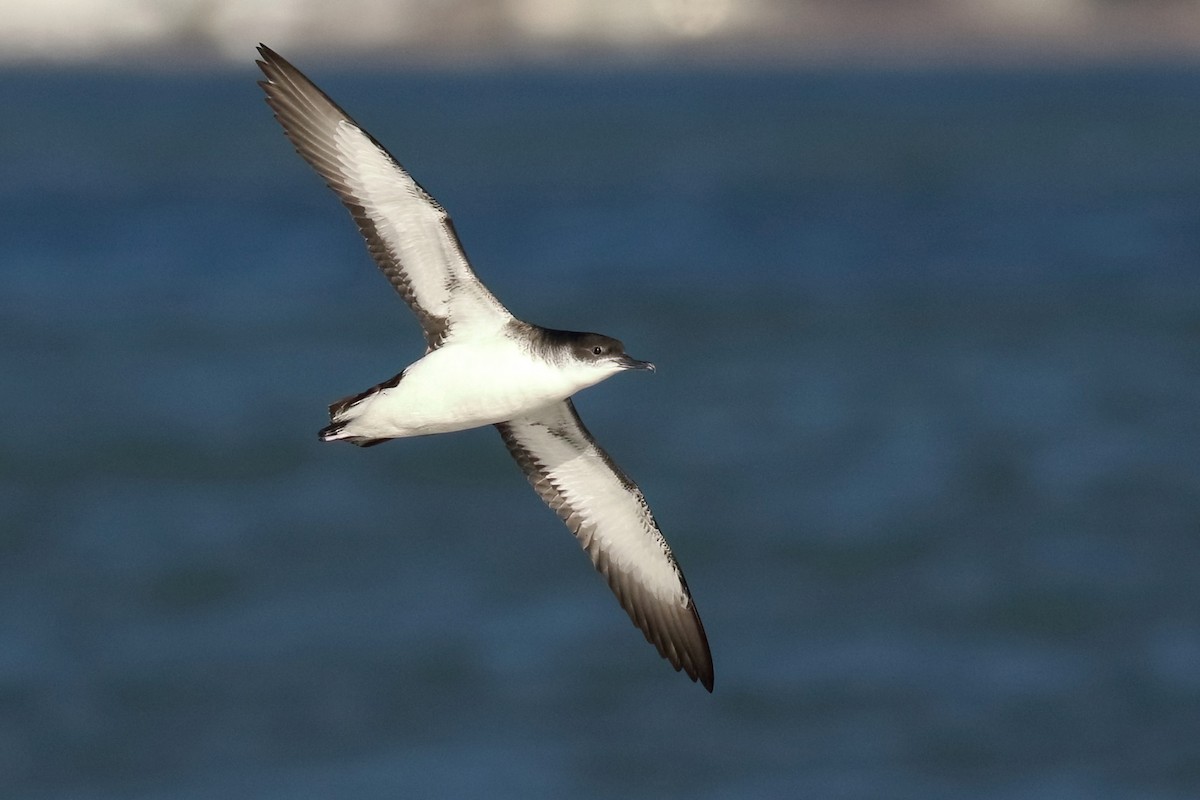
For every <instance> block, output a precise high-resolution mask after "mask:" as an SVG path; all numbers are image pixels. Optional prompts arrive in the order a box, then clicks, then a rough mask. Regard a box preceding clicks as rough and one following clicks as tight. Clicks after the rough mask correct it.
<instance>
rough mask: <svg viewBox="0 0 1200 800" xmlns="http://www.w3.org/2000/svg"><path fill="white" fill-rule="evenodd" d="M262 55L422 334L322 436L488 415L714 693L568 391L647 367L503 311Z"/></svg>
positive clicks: (435, 216)
mask: <svg viewBox="0 0 1200 800" xmlns="http://www.w3.org/2000/svg"><path fill="white" fill-rule="evenodd" d="M259 53H260V55H261V56H262V60H261V61H258V62H257V63H258V66H259V67H260V68H261V69H262V71H263V73H264V74H265V75H266V80H264V81H260V82H259V85H260V86H262V88H263V90H264V91H265V92H266V94H267V103H268V104H270V106H271V108H272V109H273V110H274V111H275V118H276V119H278V120H279V122H280V124H281V125H282V126H283V129H284V132H285V133H286V134H287V136H288V138H289V139H291V141H292V144H294V145H295V147H296V151H297V152H299V153H300V155H301V156H302V157H303V158H304V160H305V161H307V162H308V163H309V164H310V165H312V167H313V168H314V169H315V170H316V171H317V172H318V173H319V174H320V176H321V177H322V178H324V179H325V181H326V183H327V184H328V185H329V187H330V188H331V189H333V191H334V192H335V193H336V194H337V196H338V197H339V198H341V200H342V203H343V204H344V205H345V206H346V208H347V209H348V210H349V211H350V214H351V216H352V217H353V218H354V221H355V222H356V223H357V224H358V229H359V231H360V232H361V233H362V235H363V238H364V239H366V243H367V250H368V251H369V252H370V254H371V257H372V258H374V260H375V262H376V264H378V265H379V268H380V269H381V270H382V271H383V274H384V275H385V276H386V277H387V279H388V281H390V282H391V284H392V286H393V288H395V290H396V291H397V292H399V294H400V296H401V297H402V298H404V302H406V303H407V304H408V306H409V308H411V309H412V311H413V313H414V314H416V317H417V320H418V322H419V323H420V326H421V330H422V331H423V332H424V334H425V343H426V345H427V349H426V351H425V355H424V356H423V357H422V358H421V359H419V360H418V361H416V362H415V363H413V364H411V365H410V366H408V367H407V368H405V370H404V371H403V372H401V373H400V374H399V375H397V376H395V377H394V378H391V379H390V380H387V381H384V382H383V383H380V384H379V385H377V386H374V387H372V388H370V389H367V390H366V391H364V392H361V393H359V394H356V395H353V396H351V397H347V398H345V399H343V400H339V401H337V402H336V403H334V404H333V405H331V406H330V407H329V417H330V424H329V425H328V426H327V427H325V428H324V429H322V430H321V432H320V437H321V439H322V440H324V441H327V442H332V441H348V442H352V443H354V444H356V445H360V446H362V447H369V446H371V445H375V444H379V443H380V442H383V441H386V440H388V439H396V438H401V437H405V436H420V435H424V434H430V433H444V432H449V431H457V430H464V429H466V428H474V427H479V426H482V425H495V426H496V428H497V429H499V431H500V436H501V437H502V438H503V439H504V443H505V444H506V445H507V446H508V449H509V452H510V453H511V454H512V456H513V458H514V459H516V462H517V464H519V465H520V467H521V469H522V470H523V471H524V472H525V476H526V477H527V478H528V479H529V482H530V483H531V484H532V485H533V488H534V490H535V491H536V492H537V493H538V494H539V495H540V496H541V498H542V500H544V501H545V502H546V503H547V504H548V505H549V506H550V508H551V509H553V510H554V511H555V512H556V513H557V514H558V516H559V517H560V518H561V519H562V521H563V522H565V523H566V525H567V527H568V528H569V529H570V531H571V533H573V534H574V535H575V537H576V538H577V539H578V540H579V543H580V544H581V545H582V546H583V549H584V550H585V551H586V552H587V554H588V555H589V556H590V557H591V559H592V564H593V565H595V567H596V569H597V570H599V572H600V573H601V574H602V575H604V577H605V578H606V579H607V580H608V585H609V586H610V587H611V588H612V590H613V592H614V593H615V594H616V596H617V599H618V600H619V601H620V603H621V606H622V607H623V608H624V609H625V611H626V612H627V613H628V614H629V617H630V618H631V619H632V620H633V622H634V624H635V625H636V626H637V627H638V628H640V629H641V630H642V632H643V633H644V634H645V636H646V639H647V641H649V642H650V643H651V644H653V645H654V646H655V647H656V648H657V649H658V652H659V653H660V654H661V655H662V657H663V658H665V659H667V660H668V661H669V662H670V663H671V664H672V666H674V667H675V669H676V670H683V671H684V672H685V673H687V675H688V676H689V677H690V678H691V679H692V680H693V681H699V682H700V683H701V684H702V685H703V686H704V687H705V688H707V689H708V690H709V691H710V692H711V691H712V688H713V667H712V656H711V654H710V652H709V649H708V640H707V638H706V637H705V634H704V626H703V625H702V624H701V623H700V615H699V614H698V613H697V611H696V604H695V602H694V601H693V600H692V596H691V593H690V592H689V591H688V586H687V582H686V581H685V580H684V578H683V573H682V572H681V571H680V569H679V565H678V564H676V562H675V558H674V556H673V555H672V554H671V549H670V547H668V546H667V542H666V540H665V539H664V538H663V535H662V531H660V530H659V527H658V523H657V522H655V520H654V516H653V514H651V513H650V508H649V506H648V505H647V504H646V499H645V497H644V496H643V495H642V492H641V490H640V489H639V488H638V487H637V485H636V484H635V483H634V482H633V481H632V480H630V478H629V476H628V475H626V474H625V473H624V472H623V471H622V470H621V468H620V467H618V466H617V465H616V464H615V463H614V462H613V460H612V459H611V458H610V457H609V456H608V454H607V453H606V452H605V451H604V450H603V449H602V448H601V447H600V446H599V445H598V444H596V442H595V440H594V439H593V438H592V436H591V434H590V433H589V432H588V430H587V428H585V427H584V425H583V422H582V421H581V420H580V419H579V414H577V413H576V411H575V406H574V404H573V403H572V402H571V396H572V395H573V394H575V393H576V392H578V391H580V390H581V389H585V388H587V387H588V386H593V385H595V384H597V383H599V382H600V381H602V380H604V379H606V378H608V377H610V376H612V375H614V374H616V373H618V372H622V371H624V370H653V369H654V366H653V365H652V364H650V363H649V362H646V361H638V360H637V359H634V358H632V357H630V356H629V355H628V354H627V353H626V352H625V348H624V346H623V345H622V344H621V342H620V341H618V340H616V339H613V338H611V337H608V336H602V335H601V334H598V333H577V332H573V331H560V330H552V329H548V328H543V327H541V326H538V325H533V324H531V323H528V322H523V321H521V320H519V319H516V318H515V317H514V316H513V315H512V314H510V313H509V312H508V310H507V309H506V308H505V307H504V306H503V305H501V304H500V301H498V300H497V299H496V298H495V297H494V296H493V295H492V293H491V292H489V291H488V289H487V288H486V287H485V286H484V285H483V284H482V283H481V282H480V281H479V279H478V278H477V277H476V276H475V273H474V271H473V270H472V269H471V265H470V263H468V261H467V256H466V254H465V253H464V251H463V248H462V245H461V244H460V243H459V240H458V235H457V234H456V233H455V230H454V225H453V224H452V223H451V221H450V215H449V214H447V213H446V210H445V209H444V208H442V206H441V205H439V204H438V202H437V201H436V200H434V199H433V197H431V196H430V195H429V193H428V192H426V191H425V190H424V189H423V188H422V187H421V186H420V185H419V184H418V183H417V182H416V181H414V180H413V179H412V177H411V176H409V174H408V173H407V172H406V171H405V170H404V168H403V167H401V166H400V164H399V163H398V162H397V161H396V160H395V159H394V158H393V157H392V156H391V155H390V154H389V153H388V152H387V150H385V149H384V148H383V146H382V145H381V144H379V142H378V141H376V140H375V138H374V137H372V136H371V135H370V134H369V133H367V132H366V131H364V130H363V129H362V128H360V127H359V126H358V124H357V123H355V121H354V120H353V119H351V118H350V116H349V115H348V114H347V113H346V112H345V111H343V110H342V109H341V108H340V107H339V106H338V105H337V104H336V103H334V102H333V100H331V99H330V98H329V97H328V96H327V95H326V94H325V93H324V92H322V91H321V90H320V89H318V88H317V87H316V85H314V84H313V83H312V81H310V80H309V79H308V78H306V77H305V76H304V75H303V74H302V73H301V72H300V71H299V70H298V69H296V68H295V67H293V66H292V65H291V64H290V63H288V62H287V61H286V60H284V59H283V58H282V57H280V56H279V55H278V54H276V53H275V52H273V51H272V50H271V49H270V48H268V47H266V46H265V45H262V46H260V47H259Z"/></svg>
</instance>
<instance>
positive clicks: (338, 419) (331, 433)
mask: <svg viewBox="0 0 1200 800" xmlns="http://www.w3.org/2000/svg"><path fill="white" fill-rule="evenodd" d="M403 377H404V373H403V372H401V373H400V374H399V375H396V376H395V377H392V378H389V379H388V380H386V381H384V382H383V383H381V384H378V385H376V386H372V387H371V388H370V389H367V390H366V391H365V392H359V393H358V394H354V395H350V396H349V397H343V398H342V399H341V400H338V401H337V402H336V403H333V404H332V405H331V406H329V419H330V424H329V425H326V426H325V427H324V428H321V430H320V431H318V432H317V436H318V438H320V440H321V441H322V442H338V441H347V442H350V443H351V444H356V445H358V446H359V447H371V446H372V445H377V444H379V443H381V442H386V441H387V439H379V438H371V437H369V436H356V435H354V434H353V433H346V428H347V427H348V426H349V424H350V423H351V422H352V421H353V419H354V417H353V416H351V415H350V411H351V410H353V409H354V407H355V406H357V405H358V404H359V403H361V402H363V401H364V400H366V399H368V398H370V397H374V396H375V395H377V394H379V393H380V392H382V391H383V390H385V389H391V388H393V387H395V386H396V385H397V384H398V383H400V379H401V378H403Z"/></svg>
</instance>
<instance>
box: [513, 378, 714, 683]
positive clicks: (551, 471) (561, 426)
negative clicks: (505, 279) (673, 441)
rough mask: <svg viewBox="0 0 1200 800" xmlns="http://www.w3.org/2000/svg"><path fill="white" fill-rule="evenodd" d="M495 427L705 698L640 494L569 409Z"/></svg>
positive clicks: (704, 648) (673, 569) (701, 660)
mask: <svg viewBox="0 0 1200 800" xmlns="http://www.w3.org/2000/svg"><path fill="white" fill-rule="evenodd" d="M496 427H497V428H498V429H499V430H500V435H501V436H502V437H504V443H505V444H506V445H508V449H509V452H511V453H512V456H513V458H515V459H516V461H517V463H518V464H519V465H520V466H521V469H522V470H524V472H525V475H526V477H527V478H529V482H530V483H531V484H532V485H533V488H534V490H536V491H537V493H538V494H539V495H540V496H541V498H542V499H543V500H544V501H546V504H547V505H549V506H550V508H551V509H553V510H554V511H555V512H556V513H557V514H558V516H559V517H560V518H561V519H562V521H563V522H565V523H566V525H567V527H568V528H569V529H570V530H571V533H573V534H575V537H576V538H577V539H578V540H579V543H580V544H581V545H582V546H583V549H584V550H585V551H587V554H588V555H589V556H590V557H591V559H592V564H594V565H595V567H596V569H597V570H599V571H600V574H602V575H603V576H604V577H605V578H606V579H607V580H608V585H609V586H610V587H611V588H612V590H613V592H614V593H615V594H616V596H617V599H618V600H619V601H620V603H621V607H622V608H624V609H625V611H626V612H627V613H628V614H629V617H630V619H632V620H633V624H634V625H637V627H639V628H640V629H641V630H642V633H644V634H645V635H646V640H647V641H649V642H650V643H651V644H653V645H654V646H655V647H656V648H658V652H659V653H660V654H661V655H662V657H663V658H665V659H667V660H668V661H670V662H671V665H672V666H674V667H675V669H677V670H679V669H681V670H683V671H684V672H686V673H687V674H688V676H689V677H690V678H691V679H692V680H694V681H700V683H701V684H703V685H704V687H705V688H706V689H708V690H709V691H710V692H711V691H712V687H713V666H712V655H711V654H710V653H709V649H708V639H707V637H706V636H705V635H704V626H703V625H702V624H701V623H700V615H699V614H698V613H697V612H696V604H695V602H694V601H693V600H692V596H691V593H690V592H689V591H688V587H687V581H685V580H684V578H683V573H682V572H681V571H680V569H679V566H678V565H677V564H676V563H675V558H674V557H673V556H672V555H671V549H670V547H668V546H667V542H666V540H665V539H664V538H663V535H662V531H660V530H659V528H658V524H657V523H656V522H655V521H654V516H653V515H652V514H651V513H650V507H649V506H647V505H646V498H645V497H643V496H642V492H641V490H639V489H638V487H637V485H636V484H634V482H633V481H632V480H630V479H629V477H628V476H627V475H626V474H625V473H624V472H622V471H621V468H620V467H618V466H617V465H616V464H614V463H613V461H612V459H611V458H609V456H608V454H607V453H606V452H604V450H603V449H601V448H600V446H599V445H597V444H596V442H595V440H594V439H592V436H591V434H590V433H588V430H587V428H585V427H584V426H583V422H582V421H581V420H580V419H579V415H578V414H577V413H576V412H575V406H574V404H573V403H572V402H571V401H570V400H564V401H563V402H561V403H556V404H555V405H553V406H549V407H547V408H545V409H542V410H540V411H538V412H535V413H533V414H530V415H527V416H524V417H518V418H517V419H513V420H509V421H508V422H501V423H499V424H498V425H497V426H496Z"/></svg>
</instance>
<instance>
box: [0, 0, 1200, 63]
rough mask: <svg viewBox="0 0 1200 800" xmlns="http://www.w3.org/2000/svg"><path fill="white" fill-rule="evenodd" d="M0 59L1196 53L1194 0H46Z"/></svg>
mask: <svg viewBox="0 0 1200 800" xmlns="http://www.w3.org/2000/svg"><path fill="white" fill-rule="evenodd" d="M0 11H2V12H3V15H4V19H5V25H4V26H3V27H2V28H0V65H24V66H38V65H53V64H113V65H132V66H140V65H144V64H151V63H153V64H155V65H157V66H165V67H168V68H170V67H172V66H177V67H193V66H205V65H219V64H223V63H238V62H242V61H244V59H246V57H247V55H248V54H250V53H252V52H253V48H254V46H255V45H256V44H257V43H258V42H259V41H266V42H267V43H269V44H271V46H273V47H275V48H278V49H281V50H285V51H286V52H288V53H290V54H304V55H305V56H306V57H324V58H328V59H339V58H347V57H349V58H353V59H355V60H356V61H362V60H369V61H378V62H383V63H388V62H406V63H420V64H428V65H432V66H450V65H460V66H471V65H478V66H498V65H505V64H526V63H535V64H536V63H572V62H580V61H582V62H584V63H586V62H589V61H598V62H614V61H615V62H618V63H620V62H634V63H636V62H640V61H647V62H654V63H662V62H668V63H670V62H680V63H683V64H694V63H700V64H704V63H714V64H721V65H730V66H738V65H746V66H751V65H790V64H796V65H801V64H812V65H820V64H834V65H837V64H867V65H871V64H878V65H883V66H888V65H939V64H949V65H954V64H968V65H969V64H985V65H986V64H998V65H1004V64H1021V63H1040V64H1054V63H1065V64H1075V63H1089V62H1128V61H1180V60H1183V61H1191V60H1196V59H1197V57H1200V5H1197V4H1196V3H1195V2H1191V1H1190V0H1188V1H1187V2H1184V1H1181V0H1153V1H1151V2H1133V1H1132V0H962V1H961V2H954V3H949V2H943V1H941V0H895V2H876V1H874V0H846V1H843V2H837V1H836V0H800V1H799V2H795V1H793V2H789V1H788V0H750V1H749V2H737V0H608V1H607V2H605V1H604V0H495V1H494V2H480V1H479V0H459V1H457V2H454V1H453V0H451V1H448V2H441V3H433V2H428V1H427V0H393V1H392V2H379V1H378V0H347V1H346V2H343V3H338V4H314V3H308V2H304V0H274V1H273V2H264V3H255V4H247V3H240V2H236V0H177V1H176V2H163V3H157V4H155V3H142V2H136V0H51V1H50V2H49V3H46V4H40V5H38V6H30V5H27V4H19V3H15V2H12V0H4V2H2V3H0Z"/></svg>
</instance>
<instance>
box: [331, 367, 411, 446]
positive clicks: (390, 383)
mask: <svg viewBox="0 0 1200 800" xmlns="http://www.w3.org/2000/svg"><path fill="white" fill-rule="evenodd" d="M403 377H404V373H403V372H401V373H400V374H399V375H394V376H393V377H391V378H388V379H387V380H386V381H384V382H383V383H380V384H377V385H375V386H372V387H371V388H370V389H367V390H366V391H365V392H359V393H358V394H353V395H350V396H349V397H343V398H342V399H341V400H338V401H337V402H336V403H334V404H333V405H331V406H330V407H329V418H330V419H334V420H335V419H337V418H338V417H340V416H341V415H342V414H343V413H345V411H346V409H348V408H350V407H351V406H352V405H354V404H355V403H360V402H362V401H363V400H366V399H367V398H368V397H370V396H371V395H373V394H376V393H378V392H382V391H383V390H384V389H391V388H394V387H395V386H397V385H398V384H399V383H400V379H401V378H403ZM329 427H330V428H332V427H334V426H332V425H330V426H329ZM325 430H329V428H326V429H325ZM324 432H325V431H322V434H323V433H324Z"/></svg>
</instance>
